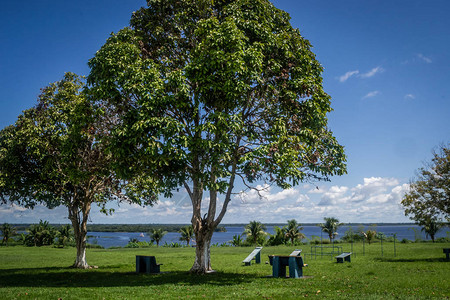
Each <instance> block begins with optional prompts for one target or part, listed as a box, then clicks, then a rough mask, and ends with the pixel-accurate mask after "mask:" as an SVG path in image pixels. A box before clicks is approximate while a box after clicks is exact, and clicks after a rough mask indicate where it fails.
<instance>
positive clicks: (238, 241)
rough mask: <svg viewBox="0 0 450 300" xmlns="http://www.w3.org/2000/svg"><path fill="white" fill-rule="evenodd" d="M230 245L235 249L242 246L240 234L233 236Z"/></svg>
mask: <svg viewBox="0 0 450 300" xmlns="http://www.w3.org/2000/svg"><path fill="white" fill-rule="evenodd" d="M230 243H231V245H233V246H235V247H239V246H242V244H243V241H242V237H241V235H240V234H235V235H233V239H232V240H231V241H230Z"/></svg>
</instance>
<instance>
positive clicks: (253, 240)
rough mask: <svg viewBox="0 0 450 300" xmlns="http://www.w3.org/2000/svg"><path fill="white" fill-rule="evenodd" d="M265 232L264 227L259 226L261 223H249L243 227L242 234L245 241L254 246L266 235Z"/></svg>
mask: <svg viewBox="0 0 450 300" xmlns="http://www.w3.org/2000/svg"><path fill="white" fill-rule="evenodd" d="M265 230H266V226H265V225H263V224H261V222H258V221H251V222H250V223H249V224H247V225H246V226H245V230H244V234H245V235H247V240H248V241H249V242H250V244H252V245H256V244H258V242H259V241H260V240H261V239H263V238H264V237H265V236H266V235H267V233H266V232H265Z"/></svg>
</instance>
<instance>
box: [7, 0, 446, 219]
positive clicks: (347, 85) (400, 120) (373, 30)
mask: <svg viewBox="0 0 450 300" xmlns="http://www.w3.org/2000/svg"><path fill="white" fill-rule="evenodd" d="M273 3H274V4H275V6H276V7H278V8H280V9H283V10H285V11H287V12H289V13H290V15H291V17H292V20H291V23H292V25H293V26H294V27H297V28H299V29H300V32H301V34H302V35H303V36H304V37H305V38H307V39H308V40H310V41H311V43H312V45H313V46H314V48H313V51H314V53H316V55H317V59H318V60H319V61H320V63H321V64H322V65H323V66H324V69H325V70H324V73H323V77H324V88H325V90H326V91H327V92H328V93H329V94H330V95H331V96H332V107H333V108H334V111H333V112H332V113H331V114H330V115H329V125H330V128H331V130H332V131H333V132H334V134H335V136H336V137H337V138H338V140H339V142H340V143H341V144H342V145H344V146H345V150H346V154H347V156H348V174H347V175H345V176H341V177H334V178H332V181H331V182H329V183H326V184H325V183H318V184H317V187H316V186H314V185H306V184H305V185H300V186H298V187H295V188H294V189H292V190H287V191H281V190H278V189H274V188H272V189H270V190H268V191H267V192H266V194H265V198H263V199H260V198H259V197H257V196H256V195H255V194H254V193H251V192H248V193H245V194H241V195H236V197H235V198H234V199H233V201H232V203H231V204H230V206H229V210H228V212H227V215H226V217H225V218H224V221H223V222H224V223H246V222H248V221H250V220H259V221H262V222H285V221H286V220H287V219H292V218H295V219H297V220H298V221H299V222H301V223H309V222H320V221H321V220H322V219H323V217H326V216H335V217H337V218H338V219H340V220H341V221H343V222H407V221H409V219H408V218H407V217H405V216H404V215H403V210H402V209H401V207H400V205H399V202H400V200H401V197H402V195H403V193H404V192H405V191H406V190H407V187H408V185H407V184H408V182H409V180H410V178H411V177H412V176H413V175H414V171H415V170H416V169H417V168H418V167H420V166H421V164H422V162H423V161H426V160H429V159H430V157H431V150H432V149H433V147H435V146H437V145H438V144H440V143H442V142H448V141H449V140H450V139H449V137H450V135H449V134H450V103H449V96H450V84H449V80H450V51H449V50H448V49H449V48H450V18H448V12H449V11H450V2H448V1H444V0H432V1H425V0H397V1H389V0H378V1H376V0H374V1H360V0H354V1H350V0H343V1H333V0H314V1H312V0H309V1H294V0H276V1H273ZM144 4H145V1H140V0H139V1H138V0H127V1H123V0H110V1H105V0H96V1H87V0H80V1H56V0H41V1H28V2H27V3H24V2H19V1H5V0H3V1H1V2H0V5H1V10H0V90H1V94H0V128H3V127H5V126H7V125H9V124H12V123H14V121H15V120H16V118H17V116H18V115H19V114H20V113H21V112H22V111H23V110H25V109H27V108H30V107H32V106H33V105H35V103H36V98H37V96H38V94H39V91H40V88H42V87H45V86H46V85H48V84H49V83H50V82H54V81H57V80H60V79H61V78H62V76H63V74H64V72H67V71H72V72H75V73H78V74H81V75H87V74H88V72H89V69H88V67H87V61H88V59H90V58H91V57H92V56H93V55H94V54H95V52H96V51H97V50H98V49H99V48H100V46H101V45H102V44H103V43H104V42H105V40H106V39H107V37H108V36H109V34H110V33H111V32H117V31H118V30H119V29H121V28H123V27H125V26H127V25H128V21H129V18H130V15H131V13H132V12H133V11H134V10H136V9H138V8H139V7H140V6H142V5H144ZM236 191H237V192H238V191H239V187H237V189H236ZM189 203H190V201H189V200H188V199H187V196H186V193H185V192H184V191H180V192H179V193H176V194H175V195H174V197H173V198H172V199H162V200H161V201H160V203H159V204H158V205H157V206H155V207H151V208H140V207H136V206H129V205H125V204H121V205H120V207H117V208H116V213H115V214H113V215H112V216H103V215H101V214H100V213H99V212H98V210H97V209H95V210H94V211H93V213H92V215H91V221H92V222H93V223H188V222H189V221H190V213H191V208H190V206H189ZM39 219H44V220H49V221H50V222H56V223H66V222H67V212H66V209H65V208H62V207H60V208H57V209H54V210H48V209H46V208H43V207H37V208H36V209H35V210H33V211H30V210H25V209H22V208H20V207H16V206H13V207H12V206H10V205H2V206H0V223H3V222H10V223H29V222H37V221H39Z"/></svg>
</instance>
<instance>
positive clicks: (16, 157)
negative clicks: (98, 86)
mask: <svg viewBox="0 0 450 300" xmlns="http://www.w3.org/2000/svg"><path fill="white" fill-rule="evenodd" d="M91 100H92V99H91V98H90V97H89V96H88V94H87V90H86V89H85V85H84V80H83V78H82V77H80V76H77V75H76V74H73V73H66V74H65V75H64V78H63V79H62V80H61V81H58V82H55V83H52V84H50V85H49V86H48V87H46V88H44V89H43V90H42V93H41V94H40V95H39V98H38V103H37V105H36V106H35V107H33V108H31V109H28V110H26V111H24V113H23V114H22V115H20V116H19V118H18V120H17V122H16V123H15V124H14V125H11V126H8V127H6V128H4V129H3V130H2V131H0V198H1V200H2V202H5V203H6V202H12V203H17V204H19V205H22V206H25V207H27V208H33V207H35V206H36V205H38V204H43V205H45V206H47V207H48V208H54V207H57V206H59V205H63V206H65V207H66V208H67V210H68V218H69V220H70V221H71V223H72V227H73V230H74V234H75V242H76V248H77V253H76V259H75V262H74V267H76V268H88V267H89V265H88V264H87V261H86V234H87V222H88V219H89V214H90V211H91V207H92V205H93V204H94V205H95V204H98V205H99V206H100V207H101V208H102V211H103V212H105V213H107V210H106V208H105V205H106V203H107V202H108V201H110V200H113V199H117V200H128V201H133V202H136V203H139V204H142V203H143V204H150V205H151V204H152V203H153V201H154V200H156V198H155V197H154V195H153V194H152V188H151V184H150V183H149V181H148V180H147V179H146V178H138V179H136V180H135V179H133V178H128V180H127V181H126V182H124V181H120V180H119V179H118V177H117V174H116V172H115V171H114V170H113V165H114V164H115V163H117V161H116V158H115V156H114V155H112V154H111V153H110V152H108V150H107V148H108V147H107V140H108V136H109V134H110V126H112V124H114V122H116V121H117V118H116V116H114V115H113V114H109V113H106V112H107V111H108V108H107V107H104V106H103V107H102V106H97V105H95V104H94V103H93V102H92V101H91ZM147 184H149V185H147ZM143 186H147V188H143ZM149 186H150V187H149ZM138 190H139V191H140V192H137V191H138ZM141 192H143V193H141ZM32 231H33V232H36V234H38V233H39V228H33V229H32ZM35 243H36V242H33V244H35Z"/></svg>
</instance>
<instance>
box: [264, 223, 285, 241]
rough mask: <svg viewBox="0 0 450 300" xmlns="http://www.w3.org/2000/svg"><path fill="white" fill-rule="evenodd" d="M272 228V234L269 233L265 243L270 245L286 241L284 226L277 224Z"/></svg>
mask: <svg viewBox="0 0 450 300" xmlns="http://www.w3.org/2000/svg"><path fill="white" fill-rule="evenodd" d="M273 230H274V231H275V233H274V234H271V235H270V237H269V240H268V241H267V243H268V244H269V245H270V246H278V245H282V244H285V243H286V228H285V227H283V228H280V227H278V226H274V227H273Z"/></svg>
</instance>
